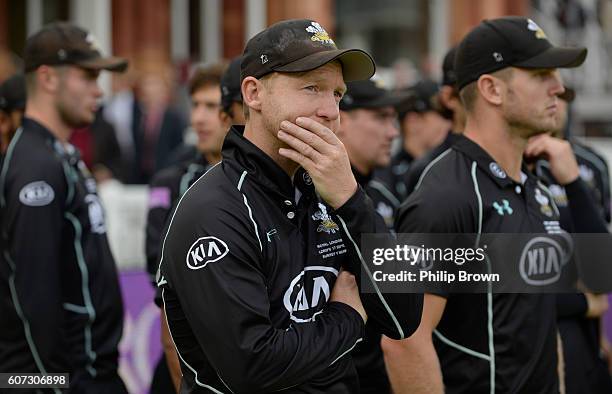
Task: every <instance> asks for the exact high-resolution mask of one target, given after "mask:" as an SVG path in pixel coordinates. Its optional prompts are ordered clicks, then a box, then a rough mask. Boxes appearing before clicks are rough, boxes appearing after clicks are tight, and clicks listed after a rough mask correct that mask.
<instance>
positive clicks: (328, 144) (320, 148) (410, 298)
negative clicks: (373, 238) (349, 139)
mask: <svg viewBox="0 0 612 394" xmlns="http://www.w3.org/2000/svg"><path fill="white" fill-rule="evenodd" d="M281 129H282V130H281V131H279V133H278V138H279V139H280V140H281V141H283V142H285V143H286V144H287V146H288V148H281V149H279V154H280V155H281V156H283V157H286V158H288V159H291V160H293V161H295V162H296V163H298V164H300V165H301V166H302V167H303V168H304V169H305V170H306V171H308V174H309V175H310V177H311V178H312V181H313V183H314V185H315V188H316V190H317V192H318V193H319V195H320V196H321V198H322V199H323V200H324V201H325V202H326V203H328V204H329V205H330V206H331V207H332V208H333V209H334V210H335V211H336V214H337V216H338V218H339V219H340V223H339V225H340V226H341V227H342V229H343V231H344V232H345V233H346V235H347V237H348V238H349V240H350V241H349V245H347V246H348V249H349V251H350V253H351V255H349V257H348V260H349V261H350V264H349V266H348V267H346V268H347V269H348V270H349V271H351V272H352V273H353V274H355V275H356V276H357V277H358V278H359V276H360V273H361V270H362V268H363V270H364V272H365V273H366V275H367V277H366V278H363V279H364V280H370V281H371V282H372V283H373V285H374V288H375V289H376V288H377V285H376V283H375V282H374V280H373V278H372V276H371V274H369V272H371V270H372V269H371V268H372V267H373V265H372V264H371V262H366V261H364V259H363V258H362V257H361V252H360V250H359V248H360V243H361V235H362V234H367V233H376V232H384V233H387V232H388V230H387V228H386V226H385V223H384V221H383V219H382V218H381V217H380V216H379V215H378V214H377V213H376V211H375V210H374V207H373V206H372V202H371V200H370V199H369V198H368V197H367V196H366V195H365V193H364V192H363V190H361V189H360V188H359V187H358V185H357V181H356V180H355V177H354V176H353V173H352V171H351V165H350V162H349V158H348V154H347V153H346V149H345V148H344V145H343V144H342V142H341V141H340V140H339V139H338V137H337V136H336V135H335V134H334V133H333V132H332V131H331V130H330V129H328V128H327V127H325V126H323V125H322V124H320V123H317V122H316V121H314V120H312V119H309V118H297V119H296V123H291V122H289V121H283V122H281ZM368 264H370V266H368ZM357 283H362V282H361V280H359V279H358V281H357ZM362 302H363V306H364V307H365V308H366V312H367V313H368V316H369V318H370V321H373V322H374V323H375V324H376V325H377V326H378V327H379V328H380V330H381V332H382V333H383V334H385V335H388V336H390V337H392V338H397V339H401V338H406V337H407V336H409V335H411V334H412V333H413V332H414V330H415V329H416V327H417V326H418V324H419V320H420V315H421V310H422V305H423V297H422V295H419V294H410V295H407V294H384V295H383V294H382V293H380V292H376V293H375V294H365V293H364V294H362Z"/></svg>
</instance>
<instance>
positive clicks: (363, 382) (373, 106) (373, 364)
mask: <svg viewBox="0 0 612 394" xmlns="http://www.w3.org/2000/svg"><path fill="white" fill-rule="evenodd" d="M346 87H347V90H346V93H345V94H344V97H342V100H341V101H340V128H339V129H338V133H337V135H338V138H339V139H340V141H342V143H343V144H344V146H345V148H346V152H347V154H348V157H349V160H350V162H351V168H352V170H353V175H354V176H355V179H356V180H357V183H358V184H359V186H361V188H363V190H364V191H365V192H366V194H367V195H368V197H370V199H372V202H373V203H374V207H375V209H376V212H377V213H378V214H379V215H380V216H381V217H382V218H383V219H384V221H385V224H386V225H387V227H388V228H389V229H390V230H392V229H393V224H394V221H395V212H396V210H397V208H398V207H399V204H400V202H399V201H398V200H397V198H396V197H395V195H394V194H393V193H392V192H391V191H390V190H389V189H388V188H387V187H386V186H385V185H384V184H383V183H382V182H380V181H379V180H377V179H375V178H374V170H376V169H379V168H382V167H386V166H388V165H389V163H390V161H391V143H392V142H393V139H394V138H396V137H397V136H398V135H399V132H398V129H397V125H396V118H397V114H396V113H395V108H394V106H395V105H396V104H397V103H398V102H399V101H400V100H401V99H402V96H400V95H398V94H394V93H392V92H390V91H389V90H387V89H385V88H384V87H383V86H382V82H381V81H378V80H372V79H370V80H365V81H354V82H348V83H347V84H346ZM380 338H381V334H380V332H379V331H378V330H377V329H376V328H375V326H374V325H372V324H366V332H365V337H364V340H363V341H362V342H361V343H360V344H359V345H357V346H356V347H355V350H354V351H353V359H354V361H355V367H356V368H357V375H358V376H359V383H360V392H361V393H379V394H382V393H385V392H387V393H388V392H390V389H391V388H390V385H389V380H388V378H387V373H386V371H385V363H384V360H383V356H382V350H381V349H380Z"/></svg>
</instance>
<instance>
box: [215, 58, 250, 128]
mask: <svg viewBox="0 0 612 394" xmlns="http://www.w3.org/2000/svg"><path fill="white" fill-rule="evenodd" d="M241 62H242V56H238V57H236V58H234V59H233V60H232V61H231V62H230V64H229V66H228V67H227V71H225V74H223V78H221V122H223V123H224V124H225V126H226V127H225V128H226V129H229V128H230V127H231V125H234V124H236V125H243V124H244V123H245V119H244V109H243V107H242V93H241V92H240V63H241Z"/></svg>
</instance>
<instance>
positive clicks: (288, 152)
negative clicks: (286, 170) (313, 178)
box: [278, 148, 314, 173]
mask: <svg viewBox="0 0 612 394" xmlns="http://www.w3.org/2000/svg"><path fill="white" fill-rule="evenodd" d="M278 154H279V155H281V156H283V157H286V158H287V159H289V160H293V161H294V162H296V163H298V164H299V165H300V166H301V167H302V168H304V169H305V170H306V171H307V172H308V173H311V172H312V169H313V167H314V162H313V161H312V160H311V159H309V158H308V157H306V156H304V155H303V154H301V153H300V152H298V151H296V150H294V149H287V148H280V149H279V150H278Z"/></svg>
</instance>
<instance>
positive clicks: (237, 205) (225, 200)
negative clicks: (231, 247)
mask: <svg viewBox="0 0 612 394" xmlns="http://www.w3.org/2000/svg"><path fill="white" fill-rule="evenodd" d="M247 215H248V214H247V212H246V207H245V205H244V203H243V201H242V196H241V194H240V192H239V190H238V188H237V186H236V185H234V184H233V183H232V182H231V180H230V179H229V178H228V176H227V174H226V173H225V172H224V171H223V166H222V165H221V164H217V165H215V166H213V167H212V168H210V169H209V171H207V172H206V174H204V175H202V176H201V177H200V178H198V179H197V180H196V181H195V182H194V183H193V184H192V185H191V186H190V187H189V189H187V191H186V192H185V194H183V196H182V197H181V198H180V199H179V202H178V204H177V207H176V211H175V214H174V216H175V217H173V219H172V222H171V224H170V229H169V231H177V229H186V231H200V230H202V229H204V230H205V231H208V229H213V228H215V227H216V226H222V225H226V224H231V225H237V223H236V221H241V220H242V221H246V220H245V219H248V216H247Z"/></svg>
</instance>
